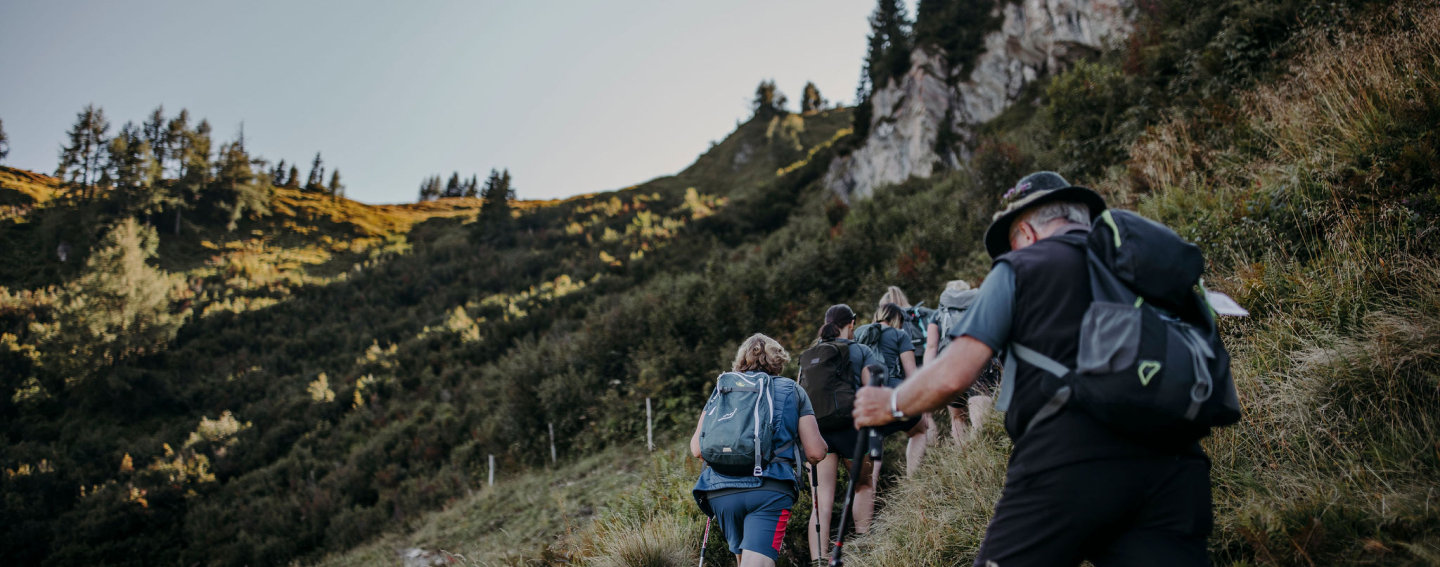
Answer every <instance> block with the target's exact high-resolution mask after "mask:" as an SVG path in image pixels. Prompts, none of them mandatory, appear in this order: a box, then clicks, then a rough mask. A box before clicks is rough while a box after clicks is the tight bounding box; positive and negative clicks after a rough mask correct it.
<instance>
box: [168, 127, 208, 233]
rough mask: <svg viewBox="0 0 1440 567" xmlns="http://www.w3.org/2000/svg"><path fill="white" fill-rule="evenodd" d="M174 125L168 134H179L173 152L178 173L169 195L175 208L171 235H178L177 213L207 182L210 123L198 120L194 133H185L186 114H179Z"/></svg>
mask: <svg viewBox="0 0 1440 567" xmlns="http://www.w3.org/2000/svg"><path fill="white" fill-rule="evenodd" d="M177 120H178V121H179V123H178V125H177V124H176V123H175V121H171V126H172V128H171V130H172V131H175V130H177V129H178V130H179V132H180V134H179V137H178V140H177V141H178V142H179V144H178V145H177V146H176V148H175V153H176V154H177V155H176V158H177V160H178V165H177V168H178V172H177V173H176V180H175V184H174V191H173V193H172V195H171V199H170V200H171V202H172V203H173V204H174V207H175V234H180V218H181V210H182V209H184V208H187V207H190V206H191V205H193V204H194V203H195V202H196V201H197V200H198V199H199V198H200V194H201V192H203V191H204V190H205V187H206V185H207V184H208V183H209V182H210V144H211V140H210V122H209V121H207V120H203V119H202V120H201V121H200V123H199V124H197V125H195V129H194V130H187V129H185V123H186V122H187V121H188V120H189V113H188V112H186V111H185V110H181V111H180V116H179V117H177Z"/></svg>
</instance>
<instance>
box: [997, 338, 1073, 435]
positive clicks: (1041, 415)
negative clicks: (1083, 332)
mask: <svg viewBox="0 0 1440 567" xmlns="http://www.w3.org/2000/svg"><path fill="white" fill-rule="evenodd" d="M1010 352H1012V353H1014V355H1015V357H1016V358H1019V359H1020V360H1023V361H1025V362H1028V363H1030V364H1031V365H1034V366H1035V367H1037V368H1039V369H1041V370H1044V371H1046V372H1049V373H1050V374H1053V375H1055V377H1056V378H1058V379H1060V382H1061V386H1060V388H1058V389H1056V390H1055V394H1054V395H1052V396H1050V401H1047V402H1045V405H1044V406H1041V407H1040V411H1037V412H1035V416H1034V417H1031V418H1030V422H1029V423H1027V424H1025V430H1024V431H1021V432H1020V435H1022V436H1023V435H1025V434H1026V433H1029V432H1030V430H1031V429H1034V428H1035V425H1036V424H1039V423H1040V422H1042V421H1045V420H1047V419H1050V418H1051V417H1054V416H1055V414H1058V413H1060V410H1062V409H1064V408H1065V404H1066V403H1069V401H1070V394H1071V389H1070V385H1069V384H1066V383H1065V376H1066V375H1068V374H1070V369H1069V368H1067V367H1066V366H1065V365H1064V364H1060V363H1059V362H1056V361H1055V359H1053V358H1050V357H1048V356H1045V355H1043V354H1040V353H1039V352H1037V351H1035V350H1034V349H1031V348H1029V347H1027V346H1025V345H1022V344H1020V343H1010Z"/></svg>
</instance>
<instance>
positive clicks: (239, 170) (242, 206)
mask: <svg viewBox="0 0 1440 567" xmlns="http://www.w3.org/2000/svg"><path fill="white" fill-rule="evenodd" d="M317 160H318V155H317ZM252 166H253V161H252V160H251V158H250V154H249V153H247V152H246V151H245V136H244V134H241V135H240V136H239V137H237V138H236V139H235V141H233V142H230V143H228V144H223V145H221V146H220V154H219V156H218V157H217V159H216V160H215V175H214V178H213V179H212V180H211V181H210V184H209V185H207V186H206V189H205V193H204V195H203V196H202V200H203V202H204V203H206V204H207V205H208V206H209V207H210V208H211V209H212V210H214V211H215V212H216V213H217V214H218V216H219V217H220V220H223V221H225V223H226V225H225V226H226V228H227V229H228V230H235V228H236V226H237V225H238V223H239V222H240V219H242V218H244V217H245V216H247V215H249V216H264V215H268V214H270V198H271V195H270V186H269V184H268V183H265V182H264V181H265V180H264V179H262V178H261V177H260V176H257V175H255V170H254V169H252Z"/></svg>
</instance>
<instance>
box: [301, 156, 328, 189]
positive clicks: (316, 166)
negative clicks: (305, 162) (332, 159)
mask: <svg viewBox="0 0 1440 567" xmlns="http://www.w3.org/2000/svg"><path fill="white" fill-rule="evenodd" d="M324 182H325V162H324V161H321V160H320V152H315V160H314V161H312V162H310V176H309V177H307V178H306V180H305V190H306V191H323V190H324V189H325V187H324V185H322V184H323V183H324Z"/></svg>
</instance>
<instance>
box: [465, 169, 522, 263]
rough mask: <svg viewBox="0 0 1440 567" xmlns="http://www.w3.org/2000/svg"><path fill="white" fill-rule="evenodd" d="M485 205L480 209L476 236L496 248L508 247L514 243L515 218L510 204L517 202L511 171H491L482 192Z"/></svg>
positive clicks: (481, 196)
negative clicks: (511, 212)
mask: <svg viewBox="0 0 1440 567" xmlns="http://www.w3.org/2000/svg"><path fill="white" fill-rule="evenodd" d="M480 198H481V199H484V205H483V206H481V208H480V219H479V220H480V222H477V223H475V224H476V228H475V231H476V232H475V233H474V234H475V236H477V237H479V238H480V239H481V240H482V241H484V242H487V243H490V244H492V245H495V246H506V245H509V244H511V243H513V242H514V234H513V225H514V218H512V216H511V214H510V202H511V201H513V200H515V188H514V187H513V186H512V185H511V179H510V170H509V169H506V170H504V171H503V172H501V171H496V170H494V169H491V170H490V177H488V178H486V179H485V186H484V188H483V189H481V190H480Z"/></svg>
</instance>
